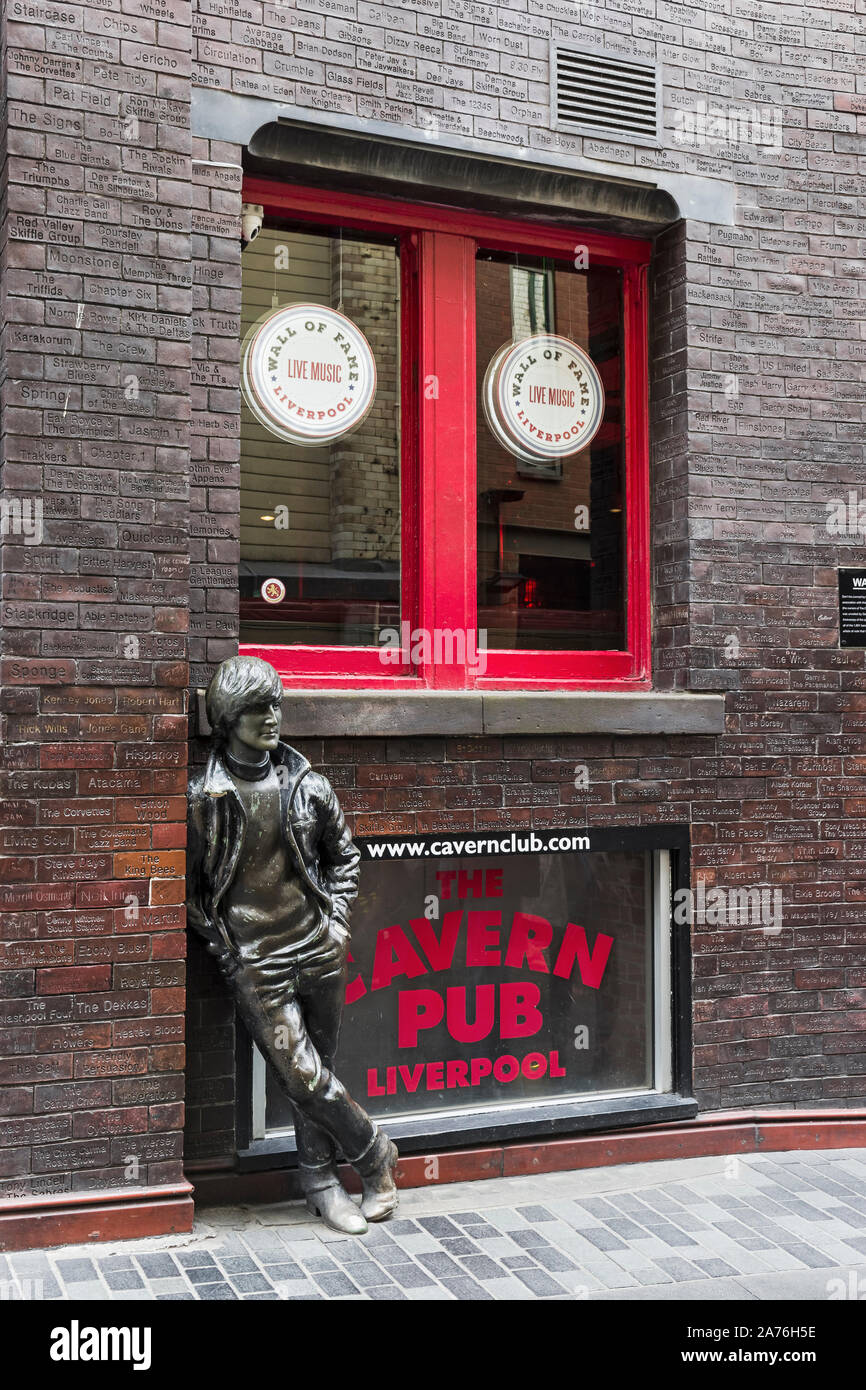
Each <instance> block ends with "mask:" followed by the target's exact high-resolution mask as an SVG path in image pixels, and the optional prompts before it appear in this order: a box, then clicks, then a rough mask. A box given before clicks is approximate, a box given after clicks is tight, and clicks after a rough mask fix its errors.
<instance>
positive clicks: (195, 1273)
mask: <svg viewBox="0 0 866 1390" xmlns="http://www.w3.org/2000/svg"><path fill="white" fill-rule="evenodd" d="M184 1273H185V1274H186V1277H187V1279H188V1280H189V1282H190V1283H191V1284H224V1283H225V1282H226V1279H225V1275H224V1274H223V1272H222V1270H221V1269H220V1268H219V1267H218V1266H217V1265H204V1266H203V1267H199V1266H196V1268H195V1269H187V1270H184Z"/></svg>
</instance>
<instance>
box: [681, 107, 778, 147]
mask: <svg viewBox="0 0 866 1390" xmlns="http://www.w3.org/2000/svg"><path fill="white" fill-rule="evenodd" d="M673 138H674V140H675V141H676V143H677V144H678V145H690V146H691V147H692V148H693V149H696V148H698V147H700V146H702V145H770V146H772V148H773V149H776V150H779V149H781V148H782V112H781V110H780V109H779V107H778V106H771V107H769V108H760V107H757V106H750V107H745V106H718V105H715V104H713V103H709V104H708V103H707V102H706V101H705V100H704V99H703V97H701V98H700V99H699V100H698V101H696V102H695V104H694V106H692V107H690V108H689V109H688V110H687V111H675V112H674V129H673Z"/></svg>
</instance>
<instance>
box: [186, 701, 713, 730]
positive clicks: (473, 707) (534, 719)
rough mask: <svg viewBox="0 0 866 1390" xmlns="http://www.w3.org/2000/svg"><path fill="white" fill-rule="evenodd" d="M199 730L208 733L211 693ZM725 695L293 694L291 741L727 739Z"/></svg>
mask: <svg viewBox="0 0 866 1390" xmlns="http://www.w3.org/2000/svg"><path fill="white" fill-rule="evenodd" d="M198 697H199V698H198V729H199V732H200V733H202V734H206V733H208V732H209V731H210V730H209V726H208V723H207V720H206V718H205V712H204V692H203V691H199V692H198ZM724 729H725V697H724V695H694V694H691V693H683V694H668V693H667V692H664V693H662V692H654V691H623V692H618V691H588V690H581V691H574V692H572V691H519V692H518V691H511V690H490V691H478V690H466V691H450V690H449V691H432V690H399V691H397V690H289V691H287V692H286V698H285V700H284V703H283V722H282V735H283V737H284V738H287V739H292V738H322V737H326V738H357V737H366V738H370V737H373V738H377V737H381V738H394V737H411V736H414V737H429V736H431V735H432V736H435V735H450V736H454V735H457V736H460V737H479V738H480V737H483V736H484V735H497V734H500V735H501V734H517V735H520V734H525V735H527V736H529V737H532V736H537V735H546V734H619V735H625V736H628V735H634V736H645V735H647V734H707V735H713V734H721V733H724Z"/></svg>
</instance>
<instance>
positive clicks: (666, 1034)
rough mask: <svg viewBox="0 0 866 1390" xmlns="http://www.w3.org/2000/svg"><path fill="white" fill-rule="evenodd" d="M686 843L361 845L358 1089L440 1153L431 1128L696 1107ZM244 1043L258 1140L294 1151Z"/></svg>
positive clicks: (344, 1058) (494, 838)
mask: <svg viewBox="0 0 866 1390" xmlns="http://www.w3.org/2000/svg"><path fill="white" fill-rule="evenodd" d="M478 833H479V834H480V835H482V836H483V834H484V832H478ZM686 843H687V837H684V836H683V835H682V834H681V833H680V832H677V831H675V830H673V829H671V828H666V829H662V828H656V829H652V830H648V831H646V830H644V831H640V830H613V831H611V830H601V829H588V830H582V831H580V830H578V831H568V832H563V831H558V832H547V831H543V832H541V831H540V832H534V831H530V830H528V829H526V828H525V827H524V828H520V829H517V830H515V831H514V832H510V831H508V832H501V833H496V834H492V833H491V834H490V835H489V838H487V839H484V838H482V839H480V840H479V839H475V840H472V839H470V838H469V837H468V836H467V837H457V836H454V837H453V838H449V837H448V836H446V835H444V834H438V835H425V836H414V837H405V838H404V839H402V840H400V841H399V842H391V841H382V840H380V839H376V840H370V841H365V840H363V839H362V840H359V841H358V844H359V847H360V848H361V851H362V856H363V871H362V875H361V892H360V896H359V898H358V900H357V903H356V905H355V908H354V911H353V934H352V945H351V953H352V954H351V957H350V966H349V972H348V985H347V992H346V1009H345V1013H344V1018H343V1026H342V1034H341V1043H340V1076H341V1078H342V1080H343V1081H344V1082H345V1084H346V1086H347V1087H348V1089H349V1091H350V1092H351V1094H352V1095H354V1096H355V1097H356V1098H357V1099H358V1100H359V1101H360V1102H361V1103H362V1104H363V1105H364V1106H365V1107H366V1108H367V1109H368V1110H369V1112H370V1113H371V1114H372V1115H374V1116H375V1117H376V1118H378V1119H381V1120H387V1121H388V1126H389V1132H390V1133H394V1134H395V1135H397V1136H398V1137H399V1138H400V1140H401V1142H402V1141H403V1140H404V1139H409V1140H412V1139H413V1138H414V1139H416V1140H424V1139H426V1142H428V1143H429V1138H430V1135H431V1134H432V1133H434V1132H436V1126H437V1124H438V1125H439V1126H440V1128H441V1130H442V1132H443V1133H448V1134H449V1135H450V1137H451V1141H452V1142H456V1141H457V1139H458V1138H459V1137H463V1138H469V1137H471V1136H472V1135H473V1134H475V1133H478V1132H483V1133H484V1134H485V1135H487V1136H488V1137H490V1136H492V1135H493V1134H499V1135H509V1134H515V1135H516V1134H519V1133H521V1132H524V1133H526V1132H530V1131H531V1130H532V1127H533V1126H535V1128H536V1129H537V1128H538V1127H539V1126H541V1127H545V1126H546V1127H547V1129H548V1130H555V1129H556V1128H557V1125H558V1124H562V1125H563V1126H566V1127H568V1126H571V1127H573V1126H574V1125H575V1124H577V1127H580V1120H581V1117H584V1120H585V1121H586V1123H589V1122H590V1120H589V1119H587V1117H594V1121H593V1122H594V1123H596V1124H597V1123H598V1118H599V1116H600V1115H602V1114H604V1113H606V1114H608V1116H609V1117H610V1122H611V1123H612V1122H613V1119H614V1117H615V1116H619V1117H620V1119H621V1120H622V1119H626V1118H632V1119H634V1118H643V1119H646V1118H650V1117H652V1116H653V1115H654V1114H655V1113H657V1112H658V1108H659V1107H666V1106H670V1104H671V1102H672V1099H676V1098H677V1097H679V1096H681V1095H687V1094H688V1091H689V1078H688V1074H687V1060H686V1059H687V1056H688V1048H687V1031H688V977H689V962H688V931H687V928H681V927H677V926H676V925H675V923H674V922H673V921H672V914H671V899H672V893H673V890H674V888H675V886H676V885H677V884H678V883H685V882H687V881H688V880H687V863H686V852H685V847H686ZM431 904H435V911H431ZM241 1046H242V1055H243V1058H244V1062H243V1066H242V1072H243V1073H245V1074H246V1075H247V1076H248V1078H249V1080H248V1083H247V1085H248V1091H247V1096H248V1105H247V1106H246V1107H245V1109H246V1114H247V1116H248V1119H247V1121H246V1124H248V1126H249V1128H248V1133H247V1134H246V1136H245V1139H246V1143H247V1144H248V1145H249V1146H250V1151H251V1152H255V1151H256V1147H257V1146H260V1145H262V1144H264V1145H266V1146H267V1147H268V1148H269V1149H270V1150H271V1151H272V1152H273V1151H276V1150H277V1149H279V1148H280V1147H281V1146H284V1147H288V1148H291V1144H292V1126H293V1114H292V1109H291V1106H290V1105H289V1103H288V1102H287V1101H286V1099H285V1097H284V1096H283V1095H282V1094H281V1092H280V1089H279V1086H278V1085H277V1084H276V1083H275V1081H274V1079H273V1077H271V1076H270V1075H268V1073H267V1071H266V1067H265V1064H264V1062H263V1060H262V1058H261V1056H260V1055H259V1054H258V1052H257V1051H256V1050H255V1049H254V1048H253V1046H252V1044H251V1043H249V1041H248V1040H244V1041H243V1042H242V1044H241ZM664 1113H668V1112H667V1111H665V1112H664ZM410 1147H411V1145H410Z"/></svg>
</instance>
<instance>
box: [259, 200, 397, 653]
mask: <svg viewBox="0 0 866 1390" xmlns="http://www.w3.org/2000/svg"><path fill="white" fill-rule="evenodd" d="M242 276H243V278H242V286H243V309H242V314H243V318H242V328H241V336H242V338H243V337H244V336H245V335H246V333H247V331H248V329H249V328H250V327H251V326H252V324H254V323H255V322H256V321H257V320H258V319H260V318H261V317H263V316H264V315H265V314H267V313H269V312H270V311H271V310H272V309H274V308H277V307H279V306H281V305H284V304H293V303H315V304H326V305H329V306H330V307H331V308H333V309H339V310H340V311H341V312H342V313H344V314H346V315H347V317H348V318H350V319H351V320H352V321H353V323H355V324H356V325H357V327H358V328H359V329H360V330H361V332H362V333H363V334H364V336H365V337H366V339H367V341H368V342H369V344H370V347H371V348H372V351H373V356H374V358H375V360H376V371H377V391H376V399H375V401H374V403H373V406H372V409H371V410H370V412H369V414H368V415H367V416H366V418H365V419H364V420H363V421H362V423H361V424H360V425H359V427H358V428H357V429H356V430H355V431H354V432H352V433H351V434H347V435H344V436H343V437H342V438H340V439H338V440H336V441H335V442H333V443H331V444H328V445H320V446H315V447H314V446H301V445H295V444H290V443H286V442H285V441H284V440H282V439H280V438H278V437H277V436H276V435H274V434H272V433H271V432H270V431H269V430H268V429H267V428H266V427H265V426H264V425H262V424H260V423H259V422H258V421H257V420H256V419H255V417H254V416H253V415H252V414H251V413H250V411H249V410H248V409H247V407H246V405H245V404H244V405H243V407H242V413H241V552H240V553H241V563H240V617H241V633H240V640H241V642H244V643H263V644H267V643H278V644H280V645H289V644H292V643H304V644H310V645H321V646H335V645H353V646H372V645H374V644H375V643H376V640H377V634H378V632H379V630H380V629H381V628H382V627H392V626H394V625H395V624H399V621H400V275H399V256H398V251H397V247H396V243H395V242H394V241H393V240H382V241H370V240H368V239H363V240H362V239H360V237H359V235H358V234H354V233H352V232H350V231H342V232H340V231H334V232H328V233H324V232H311V231H309V230H306V229H305V230H301V231H294V230H291V229H288V228H286V227H266V228H264V229H263V230H262V231H261V232H260V234H259V236H258V237H257V238H256V240H255V241H254V242H252V243H251V244H250V245H249V246H248V247H247V248H246V250H245V251H244V254H243V259H242ZM272 578H275V579H279V580H281V581H282V583H283V584H284V585H285V590H286V592H285V596H284V598H283V599H282V600H281V601H280V602H279V603H276V604H273V605H272V604H268V603H267V602H265V600H264V599H263V598H262V595H261V589H262V583H263V581H265V580H267V579H272Z"/></svg>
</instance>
